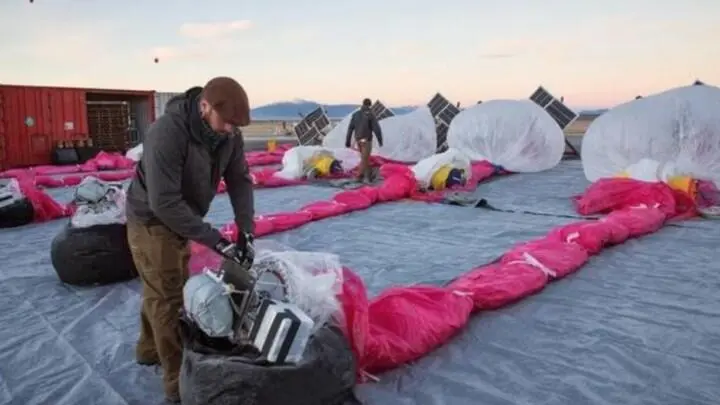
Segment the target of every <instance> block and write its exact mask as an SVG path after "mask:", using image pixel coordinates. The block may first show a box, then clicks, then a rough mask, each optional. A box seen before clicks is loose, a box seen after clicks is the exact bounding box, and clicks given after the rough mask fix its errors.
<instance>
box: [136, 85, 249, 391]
mask: <svg viewBox="0 0 720 405" xmlns="http://www.w3.org/2000/svg"><path fill="white" fill-rule="evenodd" d="M249 123H250V107H249V104H248V98H247V95H246V93H245V90H244V89H243V88H242V86H240V84H238V83H237V82H236V81H235V80H233V79H231V78H229V77H217V78H214V79H212V80H210V81H209V82H208V83H207V84H206V85H205V87H203V88H200V87H194V88H192V89H190V90H188V91H187V92H185V93H184V94H182V95H180V96H177V97H175V98H173V99H172V100H170V101H169V102H168V104H167V106H166V109H165V114H164V115H162V116H161V117H159V118H158V119H157V120H156V121H155V122H154V123H153V125H152V126H151V127H150V129H149V131H148V133H147V135H146V137H145V140H144V143H143V155H142V158H141V160H140V162H139V163H138V165H137V173H136V176H135V178H134V179H133V181H132V183H131V184H130V188H129V189H128V193H127V219H128V221H127V229H128V240H129V242H130V249H131V251H132V255H133V260H134V262H135V265H136V267H137V269H138V272H139V273H140V278H141V280H142V286H143V302H142V311H141V317H140V319H141V324H140V338H139V340H138V343H137V347H136V358H137V361H138V363H140V364H143V365H153V364H160V366H161V367H162V369H163V374H164V376H163V381H164V386H165V394H166V397H167V399H168V400H169V401H170V402H179V401H180V398H179V394H178V376H179V372H180V364H181V361H182V346H181V341H180V335H179V330H178V319H179V318H178V313H179V311H180V309H181V308H182V305H183V302H182V301H183V298H182V291H183V286H184V284H185V281H186V280H187V278H188V261H189V258H190V252H189V247H188V241H190V240H192V241H196V242H199V243H202V244H204V245H206V246H208V247H211V248H213V249H215V250H216V251H217V252H218V253H220V254H222V255H224V256H225V257H227V258H229V259H231V260H235V261H236V262H237V263H239V264H241V265H242V266H241V268H247V267H249V266H250V265H251V264H252V260H253V258H254V251H253V248H252V243H253V237H252V234H253V230H254V229H253V216H254V207H253V184H252V179H251V178H250V175H249V169H248V165H247V161H246V160H245V152H244V150H243V148H244V145H243V138H242V134H240V133H239V131H238V130H237V127H239V126H246V125H248V124H249ZM221 178H224V179H225V183H226V185H227V191H228V195H229V197H230V202H231V204H232V207H233V211H234V214H235V222H236V224H237V226H238V230H239V231H240V232H238V234H239V237H238V241H237V242H236V243H235V244H233V243H231V242H230V241H227V240H225V239H224V238H223V236H222V235H221V234H220V232H219V231H218V230H217V229H215V228H213V227H212V226H211V225H210V224H208V223H206V222H205V221H204V217H205V215H206V214H207V212H208V209H209V208H210V203H211V202H212V200H213V198H214V197H215V193H216V190H217V187H218V184H219V183H220V179H221Z"/></svg>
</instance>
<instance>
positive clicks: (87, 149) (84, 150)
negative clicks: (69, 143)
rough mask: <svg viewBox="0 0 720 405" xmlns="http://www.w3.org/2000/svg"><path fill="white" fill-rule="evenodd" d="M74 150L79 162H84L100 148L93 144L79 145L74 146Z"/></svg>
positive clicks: (98, 151)
mask: <svg viewBox="0 0 720 405" xmlns="http://www.w3.org/2000/svg"><path fill="white" fill-rule="evenodd" d="M75 152H76V153H77V155H78V160H79V162H80V163H85V162H87V161H88V160H90V159H92V158H94V157H95V156H97V154H98V153H100V149H99V148H95V147H93V146H79V147H77V148H75Z"/></svg>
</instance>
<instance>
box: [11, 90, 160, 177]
mask: <svg viewBox="0 0 720 405" xmlns="http://www.w3.org/2000/svg"><path fill="white" fill-rule="evenodd" d="M154 96H155V92H154V91H133V90H105V89H83V88H63V87H39V86H16V85H0V170H5V169H9V168H13V167H26V166H34V165H42V164H50V162H51V153H52V150H53V148H54V147H55V146H56V145H57V144H58V143H59V142H62V141H73V140H83V139H88V138H89V137H90V135H91V134H89V133H88V109H87V102H88V101H89V99H90V100H104V99H107V100H109V101H117V100H127V101H131V102H133V103H136V105H139V106H141V108H140V109H141V110H143V109H146V110H147V111H143V112H142V113H141V114H136V115H141V116H142V117H141V118H139V119H140V120H141V121H142V122H141V123H139V124H138V126H140V127H141V129H140V133H141V135H142V133H144V132H143V131H144V129H145V128H146V127H147V126H148V125H149V123H150V122H151V121H152V120H151V118H145V117H154V110H155V108H154V107H155V106H154Z"/></svg>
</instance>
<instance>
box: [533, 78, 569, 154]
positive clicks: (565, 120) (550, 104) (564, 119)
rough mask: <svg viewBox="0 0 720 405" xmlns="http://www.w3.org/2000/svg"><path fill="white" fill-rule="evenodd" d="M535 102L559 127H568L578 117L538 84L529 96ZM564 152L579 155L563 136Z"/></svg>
mask: <svg viewBox="0 0 720 405" xmlns="http://www.w3.org/2000/svg"><path fill="white" fill-rule="evenodd" d="M530 100H532V101H533V102H534V103H535V104H537V105H539V106H540V107H541V108H542V109H543V110H545V111H546V112H547V113H548V114H550V116H551V117H552V119H553V120H555V122H557V124H558V125H559V126H560V128H561V129H563V130H565V128H567V127H569V126H570V124H572V123H573V122H574V121H575V120H576V119H577V117H578V114H577V113H576V112H575V111H573V110H571V109H570V108H568V106H566V105H565V104H564V103H563V102H562V100H558V99H557V98H555V97H554V96H553V95H552V94H550V92H549V91H547V90H545V88H544V87H542V86H540V87H538V88H537V90H535V92H534V93H533V94H532V95H531V96H530ZM565 154H566V155H575V156H580V154H579V153H578V151H577V149H575V147H574V146H573V145H572V144H571V143H570V141H568V140H567V138H565Z"/></svg>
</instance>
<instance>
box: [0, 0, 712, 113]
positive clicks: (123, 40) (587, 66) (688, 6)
mask: <svg viewBox="0 0 720 405" xmlns="http://www.w3.org/2000/svg"><path fill="white" fill-rule="evenodd" d="M718 16H720V1H717V0H685V1H682V2H678V1H668V0H654V1H650V0H624V1H620V0H604V1H590V0H588V1H565V0H545V1H537V0H503V1H486V0H474V1H470V0H444V1H428V0H413V1H410V0H392V1H390V0H384V1H381V0H365V1H330V0H313V1H304V2H300V1H297V2H296V1H288V0H282V1H281V0H262V1H259V0H257V1H246V0H205V1H197V0H194V1H190V0H152V1H147V0H146V1H140V0H124V1H110V0H35V1H34V2H33V3H32V4H31V3H30V2H29V0H13V1H2V2H1V3H0V38H3V40H2V41H1V43H0V83H5V84H32V85H48V86H73V87H98V88H132V89H153V90H158V91H183V90H185V89H187V88H188V87H191V86H194V85H202V84H203V83H204V82H205V81H206V80H207V79H209V78H210V77H213V76H217V75H226V76H232V77H234V78H236V79H237V80H238V81H239V82H241V83H242V84H243V85H244V86H245V87H246V89H247V91H248V93H249V95H250V98H251V103H252V104H253V105H254V106H259V105H262V104H266V103H270V102H274V101H281V100H292V99H297V98H302V99H310V100H316V101H320V102H323V103H342V102H352V103H357V102H359V101H360V100H361V99H362V98H364V97H371V98H379V99H381V100H383V101H384V102H386V103H388V104H390V105H409V104H420V103H424V102H426V101H427V100H428V99H429V98H430V97H431V96H432V95H433V94H434V93H435V92H438V91H440V92H442V93H443V94H444V95H446V96H447V97H448V98H449V99H451V100H457V101H460V102H462V103H463V104H468V103H474V102H476V101H477V100H490V99H498V98H526V97H527V96H529V95H530V93H531V92H532V91H533V90H534V89H535V88H536V87H537V86H538V85H539V84H542V85H544V86H545V87H546V88H548V89H549V90H550V91H551V92H552V93H554V94H555V95H556V96H564V97H565V100H566V102H567V103H568V104H569V105H571V106H573V107H577V108H580V107H582V108H594V107H607V106H611V105H613V104H616V103H619V102H623V101H626V100H628V99H631V98H633V97H635V95H638V94H650V93H653V92H657V91H661V90H665V89H667V88H670V87H676V86H681V85H687V84H691V83H692V82H693V81H694V80H695V79H696V78H699V79H701V80H703V81H704V82H706V83H708V84H715V85H717V84H720V45H719V42H718V38H720V24H718ZM154 58H158V59H159V63H154Z"/></svg>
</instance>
